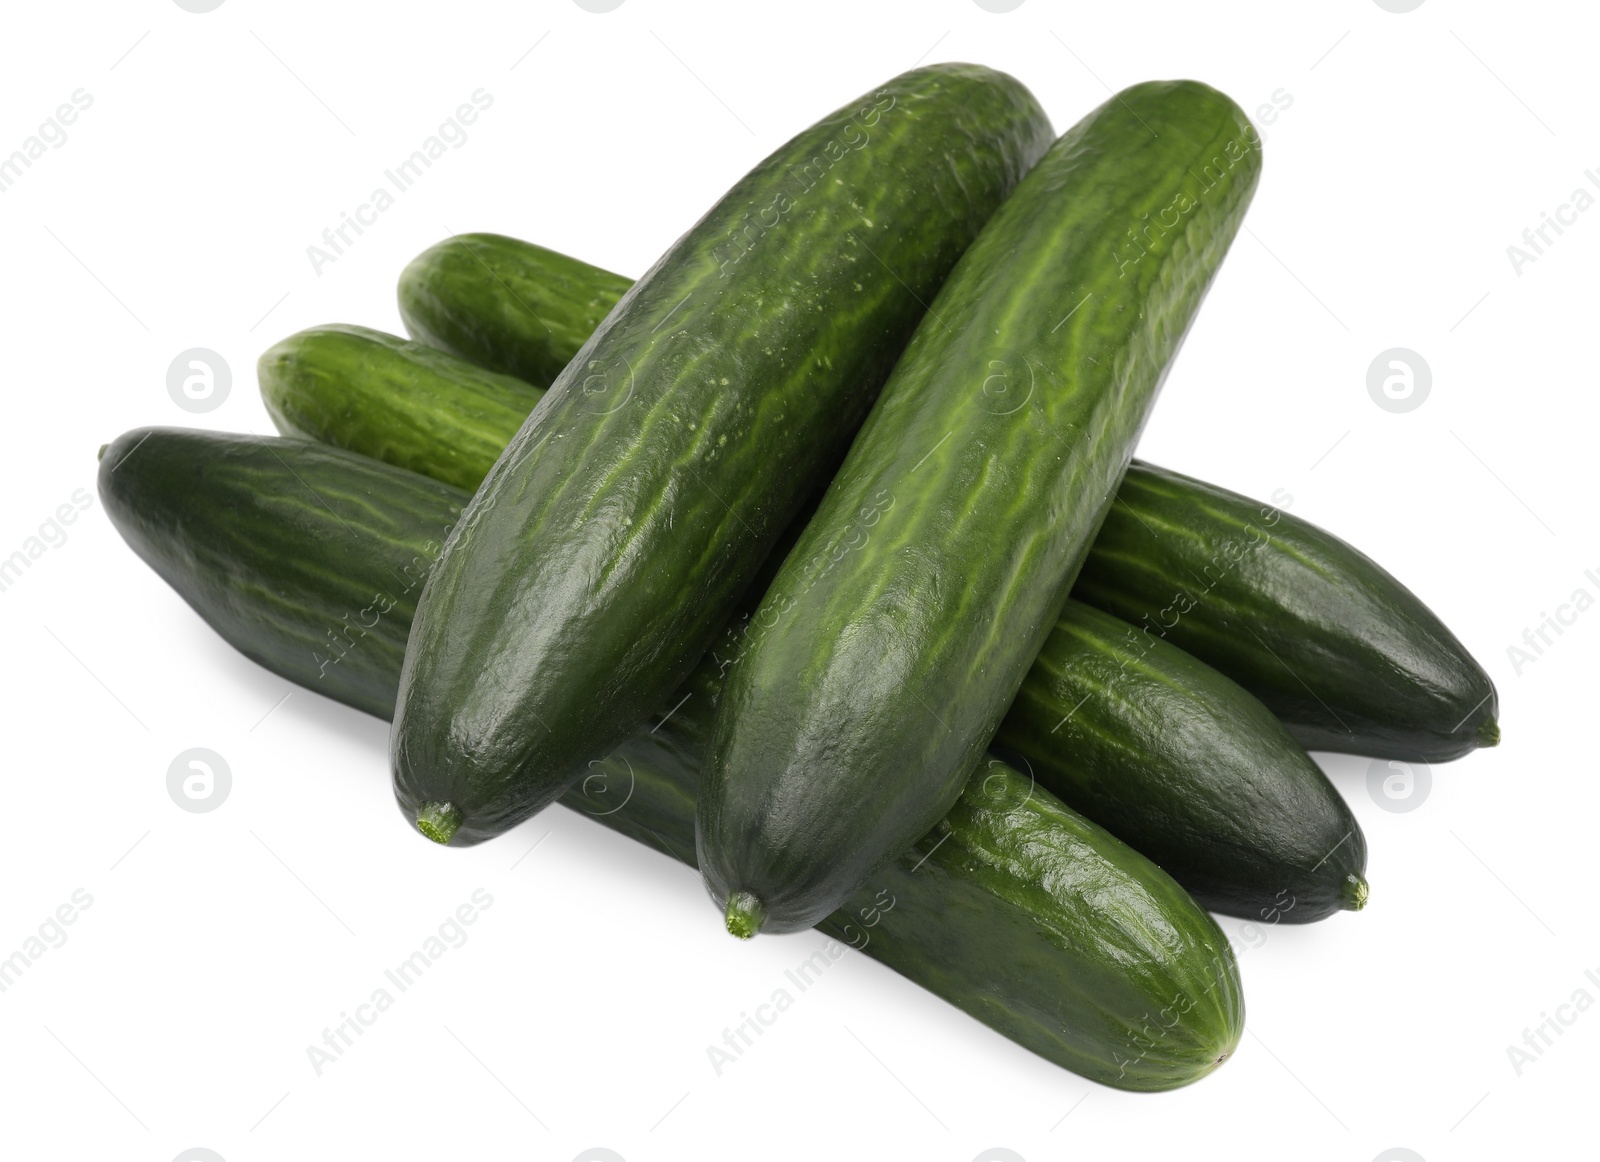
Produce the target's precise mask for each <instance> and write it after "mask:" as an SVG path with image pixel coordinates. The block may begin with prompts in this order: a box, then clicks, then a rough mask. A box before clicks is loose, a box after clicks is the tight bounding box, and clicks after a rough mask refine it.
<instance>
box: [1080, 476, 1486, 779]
mask: <svg viewBox="0 0 1600 1162" xmlns="http://www.w3.org/2000/svg"><path fill="white" fill-rule="evenodd" d="M1073 593H1074V596H1076V597H1078V598H1080V599H1082V600H1083V601H1086V602H1088V603H1089V604H1091V605H1094V606H1097V607H1098V608H1100V609H1103V610H1105V611H1106V612H1107V613H1112V614H1115V615H1116V616H1118V617H1120V618H1122V619H1123V620H1124V621H1127V622H1129V623H1131V624H1133V625H1135V626H1138V627H1139V628H1140V629H1141V630H1142V631H1143V632H1144V633H1145V634H1147V635H1149V636H1151V637H1160V638H1163V639H1165V640H1166V641H1168V642H1170V643H1172V644H1173V645H1175V646H1178V647H1179V648H1180V649H1182V650H1184V651H1185V652H1187V653H1190V654H1193V655H1194V656H1195V657H1197V658H1199V659H1201V660H1202V661H1204V662H1207V663H1208V664H1210V665H1211V666H1213V667H1215V668H1216V669H1218V670H1220V671H1221V672H1222V673H1224V674H1226V675H1228V676H1229V677H1230V678H1232V679H1233V680H1234V681H1235V682H1238V683H1239V684H1240V685H1241V686H1243V687H1244V688H1245V689H1246V690H1249V691H1250V692H1251V693H1252V694H1254V695H1255V696H1256V697H1257V698H1259V699H1260V700H1261V701H1262V702H1264V703H1265V704H1266V705H1267V707H1268V708H1269V709H1271V710H1272V712H1273V713H1275V714H1277V715H1278V716H1279V717H1280V718H1281V719H1282V720H1283V721H1284V722H1285V723H1287V724H1288V726H1289V729H1290V731H1291V733H1293V734H1294V736H1295V738H1297V739H1299V740H1300V742H1301V744H1302V745H1304V746H1306V747H1309V748H1311V749H1313V750H1330V751H1342V752H1346V753H1350V754H1365V755H1373V756H1376V757H1379V758H1397V759H1404V760H1407V761H1415V760H1417V759H1421V760H1423V761H1426V762H1441V761H1444V760H1446V759H1453V758H1459V757H1460V756H1462V755H1464V754H1466V753H1468V752H1469V751H1471V750H1473V749H1475V748H1476V747H1480V746H1494V745H1495V744H1496V743H1498V742H1499V741H1500V727H1499V725H1498V724H1497V721H1496V719H1497V715H1498V713H1499V699H1498V697H1497V695H1496V693H1495V688H1494V683H1493V682H1491V681H1490V680H1489V675H1488V674H1486V673H1484V671H1483V667H1481V666H1480V665H1478V663H1477V662H1476V661H1474V660H1473V657H1472V655H1471V654H1470V653H1469V652H1468V651H1467V649H1466V647H1465V646H1463V645H1462V644H1461V642H1460V641H1458V640H1457V639H1456V637H1455V635H1454V634H1452V633H1451V632H1450V631H1449V630H1448V629H1446V628H1445V626H1444V623H1443V622H1441V621H1440V620H1439V618H1438V617H1437V616H1435V614H1434V613H1433V611H1432V610H1430V609H1429V608H1428V607H1427V606H1426V605H1424V604H1423V603H1422V602H1421V601H1420V600H1419V599H1418V598H1417V596H1416V595H1415V594H1413V593H1412V592H1411V591H1410V590H1409V589H1407V588H1406V587H1405V586H1404V585H1402V584H1400V582H1399V581H1397V580H1396V579H1395V578H1394V577H1393V576H1391V575H1390V574H1389V573H1388V572H1386V571H1385V570H1384V569H1383V568H1382V567H1381V566H1380V565H1378V563H1377V562H1376V561H1374V560H1372V558H1370V557H1368V556H1366V554H1364V553H1361V552H1359V551H1357V550H1356V549H1355V548H1353V547H1352V546H1350V545H1348V544H1346V543H1345V542H1344V541H1341V540H1340V539H1339V538H1338V537H1335V536H1333V535H1331V534H1329V533H1326V532H1324V531H1322V530H1321V529H1319V528H1317V527H1316V526H1315V525H1313V524H1311V523H1310V522H1308V521H1304V520H1300V519H1298V518H1296V517H1292V516H1289V515H1288V514H1287V513H1283V512H1279V511H1278V509H1277V508H1275V507H1273V506H1270V505H1262V504H1258V503H1256V502H1255V501H1253V500H1250V499H1248V498H1247V497H1243V496H1240V495H1238V494H1237V493H1233V492H1228V491H1225V490H1224V489H1221V488H1217V487H1216V486H1215V485H1211V484H1206V483H1204V482H1202V481H1199V480H1194V479H1192V478H1190V477H1187V476H1180V475H1179V474H1177V473H1176V472H1168V471H1166V470H1164V469H1161V468H1156V467H1154V466H1152V465H1148V464H1146V465H1142V466H1140V468H1139V470H1138V471H1136V472H1133V471H1130V472H1129V473H1128V476H1127V478H1126V479H1125V480H1124V481H1123V484H1122V488H1121V490H1120V491H1119V492H1118V494H1117V502H1116V504H1114V505H1112V507H1111V512H1110V515H1109V516H1107V518H1106V522H1105V524H1104V525H1103V526H1102V527H1101V530H1100V536H1099V538H1098V539H1097V540H1096V541H1095V549H1094V552H1093V553H1092V554H1090V556H1089V560H1088V562H1087V563H1086V564H1085V565H1084V568H1083V573H1082V574H1081V575H1080V576H1079V578H1078V585H1077V588H1076V589H1075V590H1074V591H1073Z"/></svg>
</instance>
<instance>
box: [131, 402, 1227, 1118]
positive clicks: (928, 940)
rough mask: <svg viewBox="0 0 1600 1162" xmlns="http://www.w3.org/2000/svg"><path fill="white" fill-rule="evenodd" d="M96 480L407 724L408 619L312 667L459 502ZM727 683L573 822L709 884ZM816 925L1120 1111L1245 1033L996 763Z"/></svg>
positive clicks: (604, 767)
mask: <svg viewBox="0 0 1600 1162" xmlns="http://www.w3.org/2000/svg"><path fill="white" fill-rule="evenodd" d="M100 481H101V484H100V491H101V496H102V498H103V499H104V502H105V505H106V509H107V512H108V513H109V514H110V516H111V518H112V521H113V523H114V524H115V525H116V527H117V528H118V530H119V531H120V532H121V533H122V534H123V536H124V537H125V538H126V539H127V540H128V541H129V543H130V544H131V545H132V546H133V547H134V549H135V550H136V551H137V552H138V553H139V555H140V556H141V557H143V558H144V560H145V561H146V562H148V563H149V564H150V565H151V566H152V567H153V568H154V569H155V570H156V571H157V572H158V573H159V574H160V575H161V576H162V577H163V578H164V579H165V580H166V581H167V582H168V583H169V584H170V585H171V586H172V587H173V588H174V589H175V590H177V592H178V593H179V594H180V595H181V596H182V597H183V598H184V599H185V600H186V601H188V602H189V604H190V605H191V606H193V607H194V608H195V609H196V610H197V611H198V612H199V613H200V614H201V616H202V617H203V618H205V620H206V621H207V622H208V623H209V624H210V625H211V626H212V627H213V628H214V629H216V630H217V631H218V632H219V633H220V634H221V635H222V636H223V638H224V639H226V640H227V641H228V642H230V643H231V644H233V645H234V646H235V647H237V648H238V649H240V650H241V651H242V652H244V653H245V654H246V655H247V656H249V657H251V658H252V659H254V660H256V661H258V662H260V663H261V664H262V665H264V666H266V667H267V668H268V669H270V670H272V671H273V672H274V673H277V674H279V675H281V676H282V677H284V678H287V679H289V680H290V681H292V682H296V683H298V684H299V685H302V686H305V687H306V688H307V689H310V690H315V691H317V692H318V693H321V694H324V695H326V696H327V697H330V698H333V699H336V700H338V701H341V702H345V703H347V704H349V705H352V706H355V707H357V708H358V709H361V710H365V711H367V712H368V713H371V714H376V715H379V716H380V717H384V718H388V717H389V716H390V715H391V714H392V712H393V708H394V698H395V691H396V688H397V686H398V684H399V678H400V666H401V660H400V659H401V647H402V646H403V645H404V642H405V639H406V636H407V631H408V629H409V624H410V614H411V607H410V606H409V605H408V604H407V603H406V602H405V601H403V600H397V601H396V602H395V603H394V604H393V606H392V607H391V608H390V609H389V610H388V611H387V612H386V613H385V615H384V616H383V617H381V618H378V619H377V620H376V624H375V625H374V627H373V629H372V630H371V631H370V634H369V636H368V637H366V638H362V639H360V640H359V641H358V642H356V643H354V645H353V648H352V649H351V650H350V652H349V653H347V654H346V656H345V657H344V659H343V660H342V661H340V662H338V663H337V664H334V665H328V666H320V665H319V664H318V663H317V662H316V660H315V658H314V656H313V655H314V652H315V651H317V650H318V645H319V642H321V641H322V639H323V633H324V629H325V627H326V626H327V625H329V624H330V623H332V624H339V623H340V622H341V620H342V618H343V616H344V614H345V612H347V610H348V607H349V606H351V605H352V604H354V603H356V602H363V603H365V602H370V600H371V595H372V594H374V593H380V592H393V591H394V590H395V589H396V587H397V583H396V581H395V575H396V572H397V571H401V572H403V571H404V570H405V569H406V568H407V567H411V566H413V562H415V561H416V560H418V559H419V558H420V559H426V555H427V553H428V551H429V549H428V547H429V546H430V545H432V546H434V547H435V548H436V547H437V537H438V530H439V528H440V526H442V525H446V524H448V523H450V522H451V521H452V520H454V519H455V518H456V516H457V514H458V513H459V511H460V509H461V507H462V506H463V505H464V504H465V503H466V501H467V494H466V493H464V492H460V491H457V490H455V489H452V488H450V487H448V486H446V485H442V484H438V483H435V482H433V481H430V480H425V479H422V478H421V477H418V476H415V475H413V474H412V473H409V472H406V471H404V470H402V469H398V468H392V467H389V466H387V465H383V464H378V463H376V462H373V461H369V460H366V459H365V458H363V457H360V456H357V455H353V454H351V453H349V452H346V451H343V450H341V449H337V448H330V447H324V446H319V445H316V444H311V443H307V442H305V441H301V440H296V439H257V438H252V437H246V436H224V435H218V434H214V433H201V432H194V431H190V430H185V429H153V430H152V429H142V430H139V431H134V432H129V433H127V434H126V435H124V436H122V437H120V438H119V439H117V440H116V441H114V442H113V443H112V444H111V445H110V446H109V447H108V449H107V450H106V452H105V454H104V456H103V458H102V460H101V466H100ZM319 498H320V499H319ZM324 501H326V502H327V503H324ZM721 671H722V667H721V665H720V664H719V663H717V662H716V661H715V660H713V659H708V660H707V661H706V662H704V663H703V664H702V665H701V666H700V667H699V668H698V669H697V670H696V671H695V672H694V674H693V675H692V676H691V678H690V681H689V683H688V685H687V686H686V687H685V688H684V690H682V691H680V692H678V693H677V694H676V695H675V696H674V702H677V701H678V699H680V698H682V697H683V695H684V694H687V695H688V697H687V699H686V700H684V701H682V702H681V703H680V704H678V705H677V707H676V709H675V710H673V711H672V712H670V713H668V714H666V715H664V716H662V717H661V718H660V720H659V721H654V722H651V723H649V724H647V726H646V727H644V728H641V729H640V730H639V731H637V732H636V733H635V734H634V735H633V736H632V737H631V738H629V739H628V740H627V741H625V742H624V744H623V745H622V747H620V748H619V749H618V750H617V751H616V752H614V753H613V754H612V755H611V756H609V757H608V758H606V759H604V760H602V761H599V762H597V763H596V764H595V765H594V766H593V767H592V768H591V770H590V773H589V775H588V777H587V778H585V779H584V780H583V781H582V783H580V784H579V785H578V786H575V787H574V788H572V789H571V790H570V791H568V792H567V793H566V794H565V795H564V796H563V797H562V802H563V803H564V804H565V805H566V806H568V807H570V808H572V809H573V810H575V811H579V812H581V813H583V814H585V815H588V816H591V817H592V818H594V819H595V820H596V821H598V822H600V823H603V824H605V825H606V826H608V827H611V828H613V829H615V830H617V831H620V832H622V833H623V834H625V835H628V836H630V837H631V838H634V839H637V840H639V841H640V842H641V843H644V844H646V845H647V846H650V847H652V848H655V849H657V850H662V851H665V852H666V853H667V854H669V855H671V856H673V857H674V858H676V859H678V860H681V861H683V862H685V863H688V864H689V865H690V866H693V862H694V802H695V796H696V793H697V790H698V784H699V774H698V768H699V763H700V756H701V753H702V752H703V750H704V747H705V744H706V740H707V738H708V736H709V734H710V730H711V723H712V721H713V718H714V714H715V705H716V701H717V698H718V694H719V688H720V684H721ZM820 927H821V929H822V930H823V931H824V932H825V933H827V934H829V935H831V936H833V937H835V938H836V939H837V941H838V942H839V943H840V944H844V945H849V946H851V947H855V948H858V949H860V950H861V951H863V952H865V953H866V954H867V955H868V956H871V957H873V958H875V959H877V960H879V961H882V962H883V963H884V964H886V965H888V966H889V967H890V968H893V969H894V970H895V971H897V972H899V973H901V974H902V975H903V976H905V977H907V978H909V979H910V980H912V981H915V982H916V983H918V984H920V985H922V986H923V987H925V988H927V989H929V990H930V991H932V992H933V993H935V994H936V995H938V996H940V997H943V998H944V999H945V1000H947V1001H949V1002H950V1003H951V1004H953V1005H955V1006H956V1007H958V1008H960V1009H962V1010H964V1011H965V1012H967V1013H969V1014H970V1015H972V1016H973V1017H975V1018H977V1019H978V1020H979V1021H982V1022H983V1023H984V1024H986V1025H988V1026H990V1027H991V1028H993V1029H995V1030H996V1031H997V1032H1000V1033H1002V1034H1004V1035H1005V1036H1007V1037H1009V1038H1011V1039H1012V1040H1013V1041H1016V1042H1017V1043H1019V1044H1021V1045H1022V1046H1024V1047H1026V1048H1028V1049H1030V1050H1032V1051H1033V1052H1035V1053H1037V1054H1039V1055H1040V1056H1041V1057H1043V1058H1045V1059H1046V1060H1048V1061H1051V1062H1053V1063H1055V1064H1057V1065H1060V1066H1062V1067H1063V1068H1066V1069H1070V1070H1072V1071H1074V1072H1076V1073H1080V1074H1082V1075H1084V1076H1085V1077H1090V1078H1093V1079H1094V1080H1096V1081H1100V1082H1103V1083H1105V1084H1107V1085H1111V1086H1116V1087H1118V1088H1121V1089H1129V1090H1162V1089H1171V1088H1174V1087H1176V1086H1180V1085H1185V1084H1187V1083H1189V1082H1192V1081H1195V1080H1197V1079H1199V1078H1200V1077H1202V1076H1204V1075H1205V1074H1207V1073H1209V1072H1210V1071H1211V1070H1212V1069H1213V1068H1215V1066H1216V1065H1217V1064H1218V1063H1219V1062H1220V1061H1221V1060H1222V1059H1223V1058H1225V1057H1226V1056H1227V1055H1228V1054H1229V1053H1230V1052H1231V1051H1232V1049H1233V1047H1234V1045H1235V1044H1236V1043H1237V1042H1238V1039H1239V1036H1240V1034H1241V1031H1242V1027H1243V1020H1244V1002H1243V996H1242V993H1241V989H1240V981H1239V975H1238V969H1237V965H1236V964H1235V961H1234V958H1233V954H1232V950H1231V949H1230V947H1229V945H1228V941H1227V939H1226V937H1225V936H1223V934H1222V933H1221V932H1220V931H1219V930H1218V928H1217V926H1216V924H1215V923H1214V922H1213V921H1212V920H1211V918H1210V917H1209V916H1207V915H1206V914H1205V913H1204V912H1203V911H1201V910H1200V909H1199V908H1198V907H1197V906H1196V905H1195V904H1194V903H1193V901H1192V900H1190V898H1189V897H1188V896H1187V895H1186V894H1185V893H1184V891H1183V889H1182V888H1180V887H1179V886H1178V885H1177V884H1176V883H1175V882H1174V881H1173V880H1172V879H1171V878H1170V877H1169V876H1168V875H1166V874H1165V873H1164V872H1162V871H1161V869H1159V868H1158V867H1156V866H1155V865H1154V864H1153V863H1151V862H1150V861H1149V860H1147V859H1145V858H1144V857H1143V856H1141V855H1139V854H1138V853H1137V852H1135V851H1133V850H1132V849H1130V848H1128V847H1127V846H1126V845H1124V844H1122V843H1120V842H1119V841H1117V840H1116V839H1114V838H1113V837H1112V836H1111V835H1109V834H1108V833H1107V832H1106V831H1104V830H1103V829H1101V828H1099V827H1096V826H1095V825H1094V824H1092V823H1089V822H1088V821H1086V820H1085V819H1083V818H1082V817H1080V816H1079V815H1077V814H1075V813H1074V812H1073V811H1071V810H1069V809H1068V808H1067V807H1065V806H1064V805H1062V804H1061V803H1060V802H1059V801H1058V800H1056V799H1055V798H1054V797H1053V796H1051V795H1050V794H1049V793H1048V792H1046V791H1043V790H1042V789H1040V788H1037V787H1034V786H1033V785H1032V783H1031V781H1030V779H1029V778H1028V777H1027V776H1025V775H1022V774H1020V773H1018V772H1017V771H1016V770H1014V769H1012V768H1010V767H1008V766H1006V765H1005V764H1004V763H1002V762H1001V761H1000V760H998V759H991V760H990V761H989V763H988V764H987V766H986V767H985V768H984V769H983V771H982V772H981V776H980V777H979V778H976V779H974V780H973V782H972V785H971V786H970V787H969V788H968V789H967V792H966V794H965V795H963V797H962V798H961V800H960V801H959V802H958V803H957V804H956V806H955V807H954V808H953V809H952V811H951V812H950V814H949V815H948V816H947V817H946V818H945V819H944V820H942V821H941V822H940V823H939V824H938V825H937V827H936V828H935V829H934V830H933V831H932V832H930V833H929V835H928V836H926V837H925V838H924V839H923V840H922V841H921V842H920V843H919V844H918V845H917V846H916V848H914V849H913V850H912V851H909V852H907V853H906V854H905V855H903V856H902V857H901V858H900V859H899V860H897V861H895V862H894V863H892V864H890V865H889V866H888V867H885V868H884V869H882V870H881V871H880V872H879V874H878V875H877V876H875V877H874V878H873V879H872V880H871V881H870V882H869V883H868V884H867V885H866V886H865V887H864V888H863V889H862V890H861V891H860V892H858V893H857V894H856V895H855V896H853V897H852V898H851V899H850V900H849V901H848V903H847V904H846V905H845V906H844V907H843V908H841V909H840V910H839V911H838V912H837V913H835V914H834V915H832V916H829V917H828V918H827V919H825V920H824V921H823V922H822V924H821V925H820ZM837 954H838V952H837V949H835V948H833V947H831V946H830V947H829V949H828V950H827V951H825V952H824V953H823V955H825V956H830V957H831V956H834V955H837ZM1162 1010H1166V1011H1167V1012H1166V1015H1165V1016H1163V1017H1162V1018H1160V1019H1159V1020H1158V1019H1157V1018H1156V1016H1155V1014H1157V1013H1158V1012H1161V1011H1162ZM1163 1026H1167V1027H1165V1028H1163Z"/></svg>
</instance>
